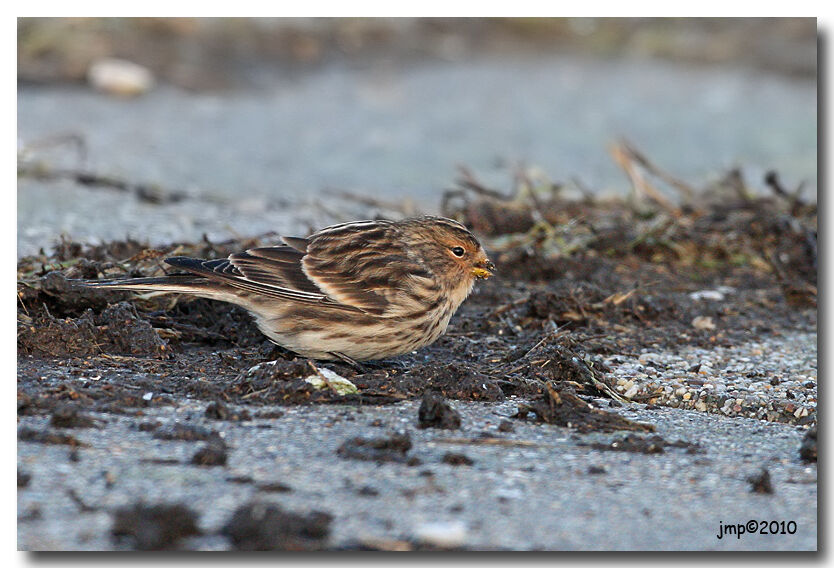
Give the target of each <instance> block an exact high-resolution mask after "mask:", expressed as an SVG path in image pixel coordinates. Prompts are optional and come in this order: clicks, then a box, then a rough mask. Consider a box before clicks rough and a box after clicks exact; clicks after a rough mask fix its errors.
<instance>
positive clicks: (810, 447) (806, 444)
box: [799, 425, 817, 462]
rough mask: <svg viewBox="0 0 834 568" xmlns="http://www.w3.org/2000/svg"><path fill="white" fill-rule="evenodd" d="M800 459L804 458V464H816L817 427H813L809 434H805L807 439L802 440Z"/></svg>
mask: <svg viewBox="0 0 834 568" xmlns="http://www.w3.org/2000/svg"><path fill="white" fill-rule="evenodd" d="M799 457H800V458H802V461H804V462H816V461H817V427H816V425H814V426H813V427H811V429H810V430H808V432H806V433H805V437H804V438H802V445H801V446H800V447H799Z"/></svg>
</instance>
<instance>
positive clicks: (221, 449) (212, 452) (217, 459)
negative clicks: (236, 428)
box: [191, 443, 228, 466]
mask: <svg viewBox="0 0 834 568" xmlns="http://www.w3.org/2000/svg"><path fill="white" fill-rule="evenodd" d="M227 459H228V454H227V452H226V446H225V445H222V444H216V443H215V444H206V445H205V446H203V447H202V448H200V449H199V450H197V453H195V454H194V455H193V456H192V458H191V463H193V464H194V465H203V466H215V465H226V460H227Z"/></svg>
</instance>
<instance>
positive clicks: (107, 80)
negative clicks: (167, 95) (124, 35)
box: [87, 57, 154, 96]
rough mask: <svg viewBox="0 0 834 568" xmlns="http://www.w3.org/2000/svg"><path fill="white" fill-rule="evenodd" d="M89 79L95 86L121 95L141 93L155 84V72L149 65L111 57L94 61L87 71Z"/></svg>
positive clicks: (103, 90) (108, 92) (112, 93)
mask: <svg viewBox="0 0 834 568" xmlns="http://www.w3.org/2000/svg"><path fill="white" fill-rule="evenodd" d="M87 80H88V81H89V82H90V85H92V86H93V88H95V89H97V90H99V91H102V92H104V93H107V94H110V95H119V96H136V95H141V94H143V93H146V92H148V91H150V90H151V89H152V88H153V86H154V77H153V74H152V73H151V72H150V70H149V69H148V68H147V67H143V66H141V65H138V64H136V63H133V62H132V61H126V60H124V59H116V58H111V57H106V58H103V59H99V60H98V61H94V62H93V64H92V65H90V68H89V70H88V71H87Z"/></svg>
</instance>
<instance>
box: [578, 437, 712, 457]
mask: <svg viewBox="0 0 834 568" xmlns="http://www.w3.org/2000/svg"><path fill="white" fill-rule="evenodd" d="M579 445H583V446H584V445H589V446H590V447H591V448H593V449H595V450H604V451H613V452H634V453H639V454H662V453H665V452H666V448H685V449H686V453H688V454H696V453H700V452H701V451H702V450H701V447H700V446H699V445H698V444H692V443H690V442H684V441H683V440H678V441H676V442H667V441H666V440H664V439H663V438H662V437H661V436H648V437H645V438H643V437H640V436H632V435H628V436H625V437H624V438H622V439H619V440H615V441H613V442H610V443H607V444H603V443H600V442H593V443H591V444H585V443H582V442H580V443H579Z"/></svg>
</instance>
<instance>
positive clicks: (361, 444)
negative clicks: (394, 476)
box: [336, 434, 411, 463]
mask: <svg viewBox="0 0 834 568" xmlns="http://www.w3.org/2000/svg"><path fill="white" fill-rule="evenodd" d="M410 449H411V437H410V436H409V435H408V434H393V435H392V436H390V437H388V438H362V437H359V436H357V437H356V438H351V439H349V440H347V441H345V442H344V443H343V444H342V445H341V446H339V449H338V450H337V451H336V453H337V454H338V455H339V456H341V457H343V458H346V459H354V460H367V461H375V462H380V463H381V462H398V463H406V462H408V461H409V458H408V457H407V456H406V454H407V453H408V451H409V450H410Z"/></svg>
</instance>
